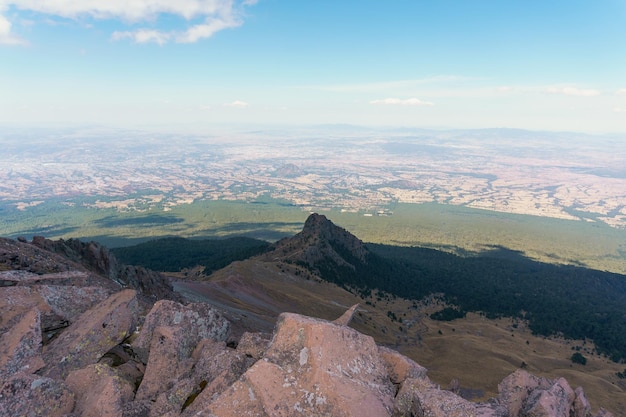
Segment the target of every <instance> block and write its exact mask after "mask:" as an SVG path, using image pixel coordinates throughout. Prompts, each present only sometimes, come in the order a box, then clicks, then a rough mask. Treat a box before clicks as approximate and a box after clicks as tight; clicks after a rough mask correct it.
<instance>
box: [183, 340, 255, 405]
mask: <svg viewBox="0 0 626 417" xmlns="http://www.w3.org/2000/svg"><path fill="white" fill-rule="evenodd" d="M192 356H193V357H197V358H198V360H197V362H196V363H195V364H194V366H193V376H192V377H193V378H194V381H195V382H196V384H197V388H196V395H195V398H192V397H188V398H187V400H186V404H184V408H185V412H184V413H183V415H184V416H192V415H194V414H196V413H197V412H199V411H201V410H203V409H205V408H206V407H207V406H208V404H210V403H211V402H212V401H213V400H214V399H215V398H216V397H217V396H218V395H219V394H220V393H222V392H223V391H225V390H226V389H227V388H228V387H229V386H230V385H232V384H233V383H235V381H237V380H238V379H239V378H240V377H241V375H243V373H244V372H245V371H246V370H247V369H248V366H249V361H248V358H247V357H246V356H245V355H243V354H242V353H240V352H239V351H236V350H233V349H228V348H226V346H225V344H224V342H214V341H210V340H207V339H205V340H203V341H202V343H201V344H199V346H198V348H197V349H196V352H194V354H193V355H192Z"/></svg>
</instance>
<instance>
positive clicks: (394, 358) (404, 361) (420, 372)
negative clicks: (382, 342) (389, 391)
mask: <svg viewBox="0 0 626 417" xmlns="http://www.w3.org/2000/svg"><path fill="white" fill-rule="evenodd" d="M378 352H379V353H380V358H381V359H382V360H383V362H384V364H385V366H386V367H387V373H388V374H389V378H390V379H391V382H393V383H394V384H401V383H402V382H404V380H405V379H407V378H413V379H418V378H425V377H426V373H427V372H428V370H427V369H426V368H424V367H423V366H421V365H419V364H418V363H416V362H414V361H413V360H411V359H409V358H407V357H406V356H404V355H402V354H400V353H399V352H397V351H395V350H393V349H389V348H386V347H383V346H380V347H379V348H378Z"/></svg>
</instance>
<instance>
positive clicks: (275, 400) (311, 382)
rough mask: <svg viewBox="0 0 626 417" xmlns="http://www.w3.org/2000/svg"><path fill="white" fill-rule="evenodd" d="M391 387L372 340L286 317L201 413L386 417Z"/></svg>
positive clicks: (350, 331) (344, 329)
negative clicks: (263, 349)
mask: <svg viewBox="0 0 626 417" xmlns="http://www.w3.org/2000/svg"><path fill="white" fill-rule="evenodd" d="M394 394H395V389H394V386H393V384H392V383H391V381H390V380H389V377H388V375H387V368H386V366H385V364H384V362H383V361H382V360H381V358H380V355H379V352H378V347H377V346H376V343H374V339H372V338H371V337H369V336H365V335H363V334H361V333H359V332H357V331H356V330H354V329H351V328H348V327H346V326H341V325H337V324H333V323H330V322H327V321H323V320H318V319H314V318H310V317H305V316H300V315H297V314H292V313H283V314H281V315H280V316H279V318H278V323H277V325H276V331H275V334H274V338H273V340H272V343H271V345H270V347H269V348H268V350H267V352H266V353H265V356H264V358H263V359H262V360H260V361H258V362H256V363H255V364H254V365H253V366H252V367H251V368H250V369H248V371H246V373H245V374H244V375H243V376H242V378H241V379H240V380H239V381H237V382H236V383H235V384H233V385H232V386H231V387H230V388H229V389H228V390H227V391H226V392H224V393H223V394H222V395H221V396H219V397H218V398H217V399H216V400H215V401H214V402H213V403H211V404H210V405H209V406H208V408H207V409H206V410H204V411H205V412H206V413H209V414H210V413H212V414H215V415H218V416H219V415H242V416H246V415H254V416H264V415H270V416H277V417H278V416H311V415H320V416H321V415H329V416H330V415H332V416H337V417H341V416H346V417H347V416H372V417H374V416H389V415H391V412H392V408H393V397H394Z"/></svg>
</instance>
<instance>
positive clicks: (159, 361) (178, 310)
mask: <svg viewBox="0 0 626 417" xmlns="http://www.w3.org/2000/svg"><path fill="white" fill-rule="evenodd" d="M42 288H44V286H39V287H37V286H33V287H20V286H12V287H2V288H0V290H10V291H12V292H13V293H11V297H9V298H7V300H9V301H5V303H4V304H3V305H0V307H2V308H3V309H7V310H10V308H12V307H15V308H17V310H11V311H13V312H15V311H18V310H19V311H18V312H17V313H15V314H13V315H11V318H10V319H8V320H6V321H5V322H4V324H5V325H6V329H7V330H6V331H5V332H4V333H2V335H1V336H0V377H1V381H2V385H1V386H0V415H2V416H4V415H6V416H13V415H16V416H21V415H25V416H26V415H28V416H66V417H70V416H71V417H79V416H89V417H91V416H123V417H157V416H159V417H160V416H169V417H174V416H182V417H193V416H211V415H212V416H219V417H229V416H235V417H244V416H255V417H280V416H289V417H291V416H337V417H348V416H359V417H361V416H365V417H404V416H407V417H409V416H420V417H467V416H474V417H590V416H591V407H590V405H589V402H588V401H587V399H586V397H585V394H584V391H583V390H582V388H577V389H576V390H572V389H571V387H570V386H569V384H568V383H567V381H566V380H565V379H563V378H559V379H555V380H549V379H546V378H541V377H536V376H533V375H531V374H529V373H528V372H526V371H523V370H518V371H516V372H514V373H513V374H511V375H509V376H508V377H507V378H505V379H504V380H503V381H502V383H501V384H500V385H499V395H498V396H497V397H496V398H494V399H492V400H490V401H487V402H484V403H473V402H470V401H467V400H465V399H463V398H461V397H460V396H458V395H456V394H455V393H454V392H452V391H450V390H444V389H441V388H440V387H439V386H438V385H437V384H434V383H433V382H432V381H430V379H429V378H428V376H427V370H426V369H425V368H423V367H422V366H420V365H419V364H417V363H415V362H414V361H412V360H411V359H409V358H407V357H405V356H403V355H401V354H400V353H398V352H396V351H394V350H392V349H389V348H387V347H382V346H377V345H376V343H375V342H374V340H373V339H372V338H371V337H370V336H366V335H364V334H361V333H359V332H358V331H356V330H354V329H352V328H350V327H348V326H347V324H348V323H349V321H350V317H351V314H352V313H354V311H355V310H356V306H355V307H353V308H352V309H351V310H350V311H349V312H348V313H347V314H346V315H344V316H342V317H341V318H340V319H338V320H335V322H330V321H325V320H321V319H316V318H311V317H307V316H302V315H298V314H293V313H283V314H281V315H280V316H279V319H278V322H277V324H276V327H275V329H274V332H273V334H271V335H270V334H266V333H244V334H243V335H242V336H241V338H240V339H239V341H238V343H237V342H233V341H232V340H229V337H231V336H229V327H230V325H229V323H228V321H226V320H225V319H224V317H223V316H222V315H221V314H220V313H219V312H218V311H217V310H215V309H214V308H212V307H211V306H209V305H207V304H202V303H190V304H187V305H184V304H181V303H178V302H175V301H170V300H161V301H158V302H156V303H154V305H153V306H152V307H151V309H150V311H149V312H148V314H147V315H146V316H145V319H144V320H143V321H142V320H141V318H140V317H141V315H142V311H141V310H140V303H139V299H138V294H137V292H136V291H135V290H131V289H127V290H122V291H119V292H115V293H113V294H111V295H110V296H108V297H107V298H105V299H103V300H100V301H98V302H94V301H95V299H98V298H99V297H103V296H105V295H108V292H106V291H105V292H103V293H100V292H98V291H95V290H93V291H92V290H88V291H82V292H81V291H77V290H76V289H73V290H71V291H70V292H68V294H65V295H64V294H62V290H61V289H59V288H56V287H54V288H48V287H45V289H44V290H42ZM18 289H19V290H18ZM107 291H108V290H107ZM18 293H19V294H18ZM22 293H23V294H22ZM20 294H21V295H20ZM51 294H56V295H54V296H52V295H51ZM18 295H19V296H18ZM29 297H30V298H29ZM72 297H75V298H81V297H84V298H85V299H84V300H82V301H80V300H78V299H77V300H70V299H71V298H72ZM93 297H95V298H93ZM20 300H22V301H24V302H25V303H26V305H25V306H19V305H15V304H11V303H14V302H18V303H19V301H20ZM63 305H66V306H68V307H67V309H68V311H64V309H63V308H62V307H61V306H63ZM72 306H74V307H75V308H74V307H72ZM18 307H19V308H18ZM20 308H21V310H20ZM40 308H41V309H43V310H44V311H45V312H46V313H45V314H55V315H62V314H66V317H68V318H70V319H71V323H70V324H69V326H68V327H67V328H64V329H61V330H60V331H59V334H58V336H57V337H56V338H54V339H52V340H51V341H50V342H49V343H48V344H47V345H45V346H44V344H43V339H42V327H43V325H42V320H41V317H42V316H43V315H44V313H42V311H40ZM83 309H85V310H84V311H82V312H81V313H79V311H81V310H83ZM2 313H3V316H4V311H2ZM138 327H139V328H140V330H139V331H136V329H137V328H138ZM227 341H228V342H229V343H227ZM611 416H612V414H610V413H609V412H607V411H605V410H602V409H601V410H600V411H599V412H598V413H597V414H596V416H595V417H611Z"/></svg>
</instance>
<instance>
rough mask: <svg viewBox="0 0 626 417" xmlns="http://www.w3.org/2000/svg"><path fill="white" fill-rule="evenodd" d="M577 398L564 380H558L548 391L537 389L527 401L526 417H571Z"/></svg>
mask: <svg viewBox="0 0 626 417" xmlns="http://www.w3.org/2000/svg"><path fill="white" fill-rule="evenodd" d="M575 398H576V396H575V394H574V390H572V388H571V387H570V386H569V384H568V383H567V381H566V380H565V379H564V378H559V379H557V380H556V381H555V382H554V383H553V384H552V385H551V386H550V387H549V388H547V389H535V390H534V391H533V392H532V393H531V395H530V396H529V397H528V399H527V400H526V405H525V407H524V416H526V417H570V411H572V405H573V403H574V399H575Z"/></svg>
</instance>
